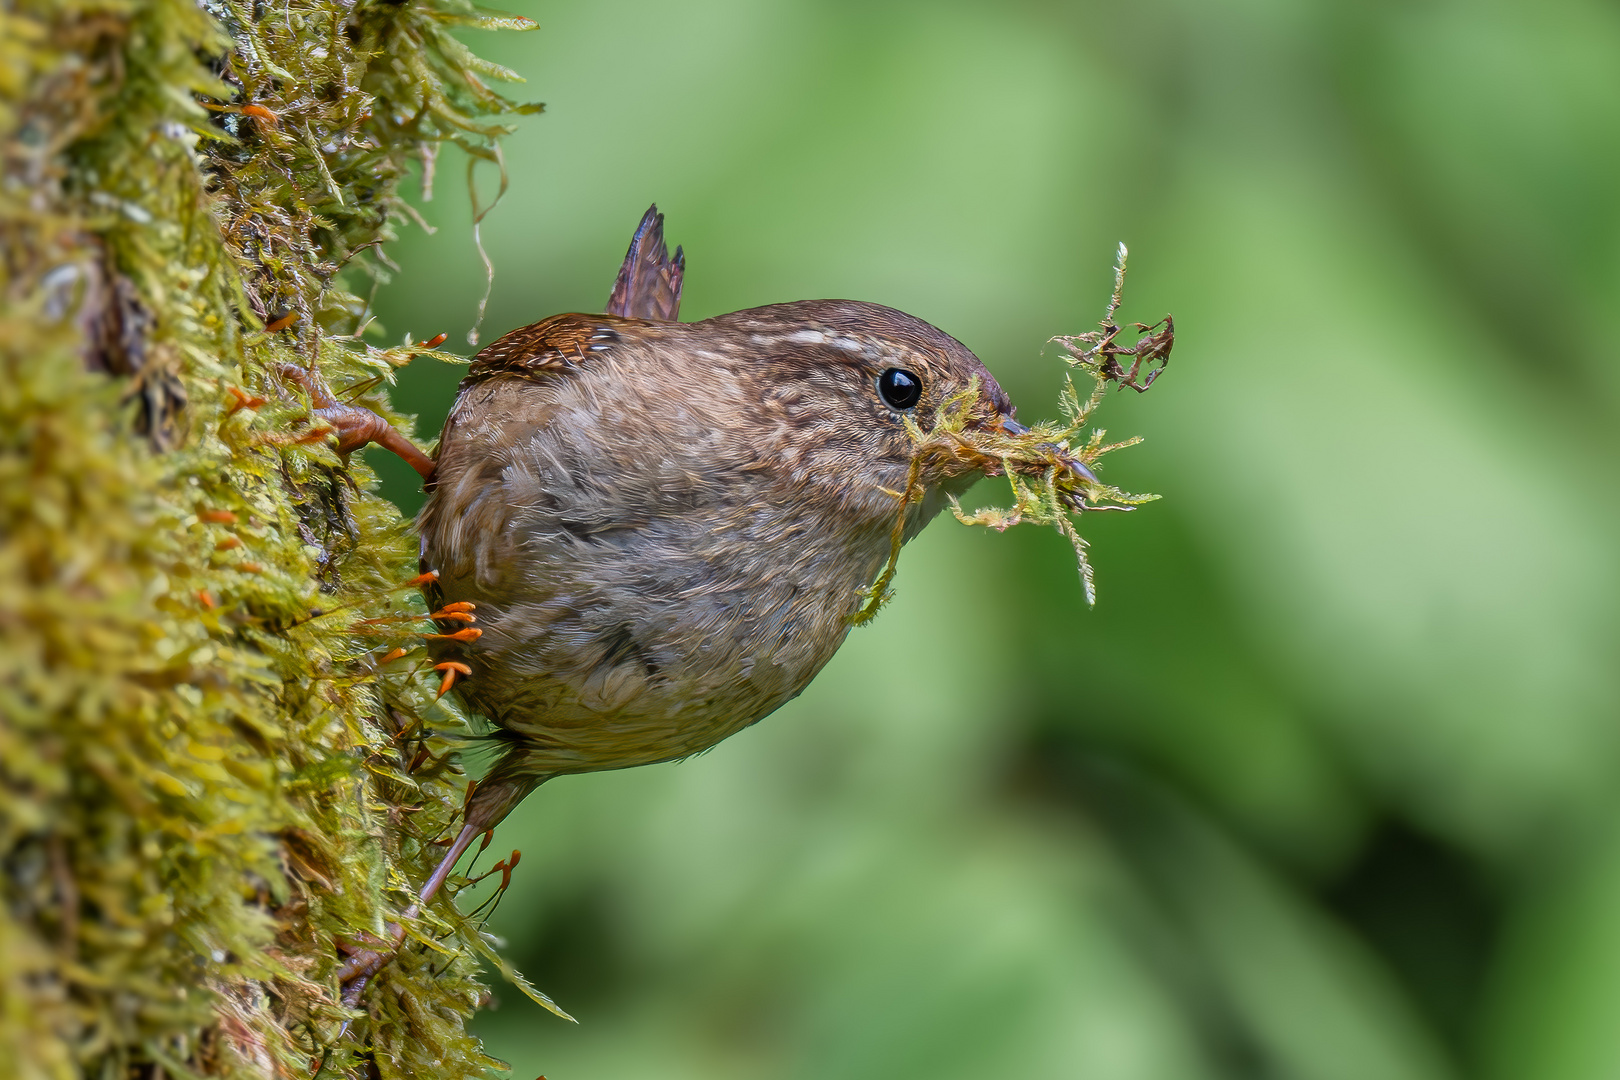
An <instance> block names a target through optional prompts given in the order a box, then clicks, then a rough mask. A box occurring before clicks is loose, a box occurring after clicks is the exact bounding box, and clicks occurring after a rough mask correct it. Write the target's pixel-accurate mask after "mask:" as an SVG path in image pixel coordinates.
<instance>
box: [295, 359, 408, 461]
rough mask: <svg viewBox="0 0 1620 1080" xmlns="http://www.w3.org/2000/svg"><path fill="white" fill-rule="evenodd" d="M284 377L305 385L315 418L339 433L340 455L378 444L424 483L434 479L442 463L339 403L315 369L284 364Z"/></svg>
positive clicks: (373, 417) (357, 408)
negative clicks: (370, 444)
mask: <svg viewBox="0 0 1620 1080" xmlns="http://www.w3.org/2000/svg"><path fill="white" fill-rule="evenodd" d="M281 377H282V378H284V379H287V380H289V381H291V382H295V383H297V384H298V385H299V386H302V387H303V388H304V390H305V391H306V392H307V393H308V394H309V403H310V405H311V406H312V408H313V411H314V414H315V418H316V419H317V420H321V421H324V422H325V423H327V424H330V425H331V426H332V428H333V430H335V431H336V432H337V437H338V445H337V449H338V453H340V454H342V455H344V457H345V459H346V458H347V457H348V455H350V454H352V453H354V452H355V451H356V450H358V449H360V448H361V447H362V446H365V445H366V444H367V443H376V444H377V445H378V446H380V447H382V448H383V449H384V450H388V451H391V452H392V453H395V454H398V455H399V456H400V457H401V458H404V459H405V463H406V464H407V465H409V466H410V467H411V468H413V469H415V470H416V471H417V474H418V475H420V476H421V477H422V479H423V480H424V481H431V480H432V479H433V474H434V472H435V471H436V470H437V469H438V464H437V463H436V462H435V461H434V460H433V459H432V458H430V457H428V456H427V455H426V454H424V453H423V452H422V451H421V450H420V449H418V448H417V446H416V444H415V443H413V442H411V440H409V439H407V438H406V437H405V436H403V435H401V434H400V433H399V432H398V431H396V430H394V426H393V425H392V424H390V423H389V422H388V421H386V420H384V419H383V418H382V417H380V416H378V415H377V414H376V413H374V412H372V411H371V410H370V409H368V408H366V407H365V406H363V405H344V404H342V403H341V402H339V401H338V400H337V399H336V398H334V397H333V396H332V391H330V390H328V389H327V388H326V383H325V382H323V381H322V379H321V377H320V374H319V373H318V372H316V371H315V370H314V369H313V368H301V367H299V366H298V365H296V364H283V365H282V366H281Z"/></svg>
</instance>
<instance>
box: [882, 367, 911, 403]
mask: <svg viewBox="0 0 1620 1080" xmlns="http://www.w3.org/2000/svg"><path fill="white" fill-rule="evenodd" d="M878 393H879V394H882V395H883V401H884V403H885V404H887V405H888V406H889V408H891V409H898V410H900V411H901V412H904V411H905V410H906V409H909V408H911V407H912V406H913V405H915V404H917V402H918V400H919V399H921V398H922V379H920V378H918V377H917V375H916V374H915V373H914V372H910V371H907V370H906V369H905V368H897V367H892V368H889V369H888V370H887V371H885V372H884V373H883V374H881V375H879V376H878Z"/></svg>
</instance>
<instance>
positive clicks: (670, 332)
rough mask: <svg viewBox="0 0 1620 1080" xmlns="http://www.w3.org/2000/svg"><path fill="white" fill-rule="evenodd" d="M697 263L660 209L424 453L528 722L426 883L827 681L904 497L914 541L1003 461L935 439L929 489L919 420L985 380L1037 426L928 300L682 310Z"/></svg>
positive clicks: (464, 657) (488, 681)
mask: <svg viewBox="0 0 1620 1080" xmlns="http://www.w3.org/2000/svg"><path fill="white" fill-rule="evenodd" d="M684 269H685V260H684V255H683V254H682V252H681V251H680V250H679V249H677V250H676V253H675V255H674V256H673V257H671V256H670V255H669V254H668V251H667V249H666V247H665V244H664V240H663V216H662V215H661V214H659V213H658V211H657V207H653V208H651V209H649V210H648V211H647V214H646V216H645V217H644V218H643V219H642V221H641V224H640V226H639V227H638V228H637V230H636V233H635V236H634V238H633V240H632V241H631V244H630V250H629V252H628V254H627V255H626V257H625V261H624V265H623V268H622V269H621V270H620V272H619V276H618V279H617V281H616V283H615V285H614V287H613V292H612V294H611V297H610V300H609V302H608V305H607V312H606V314H602V315H588V314H566V315H554V316H552V317H551V318H548V319H544V320H542V321H540V322H537V323H535V324H533V325H532V326H526V327H524V328H522V329H519V330H514V331H512V332H511V333H509V334H507V335H505V336H504V337H502V338H500V339H499V340H497V341H495V342H494V343H492V344H491V345H489V346H488V347H487V348H485V349H484V350H483V351H482V352H480V353H479V354H478V355H477V357H476V358H475V359H474V360H473V362H472V366H471V367H470V369H469V370H468V372H467V376H466V378H465V379H463V381H462V383H461V387H460V389H459V391H458V392H457V396H456V401H455V405H454V407H453V408H452V409H451V411H450V415H449V418H448V419H447V420H446V421H445V425H444V429H443V432H442V434H441V435H440V438H439V446H438V451H437V454H436V458H435V460H434V464H433V466H432V468H431V469H422V470H421V471H423V472H424V475H426V476H428V479H429V483H428V487H429V489H430V491H429V496H428V500H427V503H426V505H425V506H424V507H423V508H422V511H421V515H420V517H419V519H418V525H419V528H420V533H421V556H422V565H423V568H424V570H432V571H436V572H437V580H436V581H435V582H434V583H433V584H432V585H430V586H428V589H429V591H430V601H431V603H432V604H433V606H434V608H435V609H438V608H442V607H443V606H444V605H446V604H457V603H461V604H471V605H475V610H476V612H477V620H478V627H479V628H480V629H481V630H482V631H483V633H482V635H481V636H479V637H477V639H476V640H475V641H471V642H455V641H442V640H441V641H438V642H435V643H434V650H435V659H436V660H440V661H443V660H455V661H458V662H460V663H463V664H465V665H466V666H467V667H468V668H469V669H470V674H469V675H467V676H466V677H465V678H463V679H461V680H460V681H459V682H458V683H457V685H456V690H457V692H458V693H459V694H460V696H461V698H462V699H463V700H464V701H465V702H466V704H467V705H468V706H469V707H471V708H472V709H473V710H475V711H476V712H478V713H481V714H482V715H484V716H485V717H487V718H488V719H489V720H490V721H491V722H492V723H493V724H494V725H496V726H497V727H498V729H499V734H500V735H501V737H502V738H501V743H502V746H503V750H502V754H501V756H500V758H499V760H498V762H497V763H496V764H495V766H494V768H493V769H492V770H491V771H490V773H489V774H488V776H487V777H485V779H484V780H483V781H482V782H481V783H479V784H478V785H477V788H476V790H475V791H474V793H473V795H472V796H471V798H470V800H469V801H468V804H467V808H466V813H465V820H464V824H463V827H462V829H461V831H460V833H459V835H458V836H457V837H456V839H455V842H454V843H453V844H452V845H451V847H450V849H449V851H448V852H447V853H446V854H445V856H444V859H443V861H442V862H441V864H440V865H439V867H438V869H437V870H436V871H435V872H434V874H433V875H432V877H431V878H430V879H429V880H428V882H427V884H426V885H425V886H424V887H423V889H422V891H421V901H422V902H425V901H426V900H427V899H428V898H429V897H431V896H432V895H433V894H434V892H435V891H436V890H437V889H438V888H439V886H440V885H441V884H442V883H443V882H444V880H445V878H446V876H447V875H448V874H449V873H450V870H451V868H452V866H453V865H454V864H455V862H456V861H457V859H458V858H459V857H460V856H461V854H462V853H463V852H464V851H465V850H466V848H467V846H468V845H469V844H470V843H471V842H472V840H473V839H475V838H476V837H477V836H478V835H479V834H481V833H483V832H485V831H486V830H488V829H491V828H493V827H494V826H495V825H496V824H497V823H498V822H499V821H500V820H501V819H502V818H504V817H505V816H506V814H507V813H508V812H509V811H510V810H511V809H512V807H514V806H515V805H516V804H517V803H518V802H519V801H520V800H521V799H522V798H523V797H524V796H526V795H527V794H529V792H531V791H533V790H534V789H535V788H536V787H537V786H538V785H540V784H542V783H544V782H545V781H547V780H549V779H551V778H552V777H555V776H561V775H565V774H568V773H583V772H595V771H598V770H603V769H622V768H628V767H630V766H633V765H649V764H653V763H655V762H662V761H672V760H676V759H679V758H684V757H687V756H689V755H691V754H695V753H698V752H699V751H701V750H704V749H707V748H708V747H711V746H713V745H714V744H716V743H718V742H719V741H720V740H722V739H724V738H726V737H727V736H729V735H732V734H735V733H736V732H738V731H740V730H742V729H743V728H745V727H747V726H749V725H750V724H753V723H755V722H756V721H758V720H759V719H761V718H762V717H764V716H766V715H767V714H769V713H770V712H772V711H773V710H775V709H777V708H778V707H780V706H781V705H782V704H783V703H785V702H787V701H788V700H790V699H792V698H793V697H795V696H796V695H797V694H799V693H800V692H801V691H802V690H804V688H805V686H806V685H807V684H808V683H809V682H810V680H811V679H813V678H814V677H815V675H816V673H817V672H818V671H820V670H821V668H822V667H823V665H825V664H826V663H827V661H828V660H829V659H831V658H832V655H833V653H834V652H835V651H837V649H838V647H839V645H840V644H842V642H843V641H844V638H845V636H846V635H847V634H848V632H849V629H850V625H851V618H852V616H853V615H854V613H855V612H856V611H857V609H858V608H859V607H860V605H861V601H862V596H863V590H865V589H867V588H868V587H869V586H870V585H871V583H872V581H873V579H874V577H875V576H876V575H877V574H878V572H879V570H880V569H881V568H882V567H883V565H884V562H885V560H886V559H887V558H888V557H889V555H890V551H891V546H892V538H893V537H894V536H895V535H896V528H897V514H898V513H899V512H900V511H901V508H902V506H903V507H904V514H905V517H904V520H903V522H902V523H900V524H899V529H900V530H901V532H902V534H903V539H910V538H911V537H912V536H915V535H916V534H917V532H918V531H919V530H921V529H922V528H923V526H925V525H927V524H928V522H929V520H930V519H932V518H933V517H934V516H935V515H936V514H937V513H938V511H939V510H940V509H941V508H942V507H943V506H944V505H945V504H946V500H947V497H948V496H949V495H951V494H959V493H961V492H962V491H964V490H965V489H966V488H967V487H968V486H970V485H971V484H972V483H973V482H974V481H975V480H976V479H978V477H979V476H980V475H982V474H981V473H979V472H977V471H967V470H965V469H964V468H962V467H960V466H955V465H953V463H952V462H950V461H936V462H933V463H932V464H931V465H929V466H927V467H925V468H923V469H922V471H921V473H920V474H919V475H917V476H916V481H917V482H918V483H920V485H921V489H922V491H923V492H924V495H923V497H921V498H918V499H912V500H906V501H904V502H902V500H901V498H900V492H902V491H903V490H914V489H915V486H916V485H915V484H911V485H910V486H909V487H908V482H909V480H910V477H909V475H908V471H909V470H911V469H912V468H913V457H914V454H913V448H914V440H913V437H912V435H911V434H910V433H909V432H908V430H907V420H908V418H909V419H911V420H913V421H914V422H915V425H916V427H917V429H920V430H922V431H927V430H929V429H930V427H931V426H932V424H933V422H934V417H935V412H936V410H937V409H938V408H939V407H940V405H941V404H942V403H943V402H945V401H946V400H947V399H950V398H953V397H958V402H957V404H956V405H955V406H953V407H956V408H960V407H961V404H960V397H959V396H960V395H962V394H964V392H971V394H972V397H971V400H970V401H969V402H968V406H967V407H968V409H969V412H970V422H971V423H973V424H978V425H983V426H987V427H988V426H995V427H998V428H1001V429H1003V430H1006V431H1015V432H1016V431H1022V430H1023V429H1022V428H1021V427H1020V426H1019V425H1017V424H1016V422H1015V421H1014V420H1013V407H1012V404H1011V402H1009V401H1008V400H1007V397H1006V395H1005V394H1004V393H1003V392H1002V390H1001V388H1000V387H999V386H998V385H997V384H996V380H995V379H994V378H993V377H992V376H991V375H990V373H989V372H988V371H986V370H985V368H984V366H983V365H982V364H981V363H980V362H979V360H978V358H977V357H975V356H974V355H973V353H972V352H970V351H969V350H968V349H967V348H966V347H965V346H963V345H962V344H961V343H960V342H958V341H957V340H956V339H954V338H952V337H951V336H950V335H948V334H946V333H944V332H943V331H940V330H938V329H936V328H934V327H933V326H930V325H929V324H928V323H926V322H923V321H922V320H921V319H917V318H913V317H912V316H910V315H907V314H904V313H903V312H900V311H896V310H894V309H892V308H887V307H883V306H881V305H878V304H870V303H862V302H858V301H853V300H805V301H799V302H796V303H786V304H772V305H769V306H767V307H760V308H752V309H750V310H746V311H738V312H733V313H731V314H729V315H720V316H716V317H715V318H711V319H705V320H703V321H701V322H695V323H681V322H678V321H677V316H678V313H679V308H680V294H681V283H682V278H683V274H684ZM1076 467H1077V468H1079V467H1080V466H1079V465H1078V463H1077V464H1076ZM1088 475H1089V474H1088ZM444 628H445V629H446V630H453V629H459V628H460V624H457V625H456V626H454V627H452V626H449V625H448V624H447V625H446V626H445V627H444ZM380 959H381V957H380V956H379V955H378V954H375V953H365V954H362V955H361V956H357V957H355V958H352V959H351V961H350V963H349V964H348V965H346V966H345V969H344V974H345V977H346V978H348V979H351V980H352V979H354V978H355V977H357V976H363V975H364V974H367V973H369V971H373V970H375V968H376V964H377V963H379V962H380Z"/></svg>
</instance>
